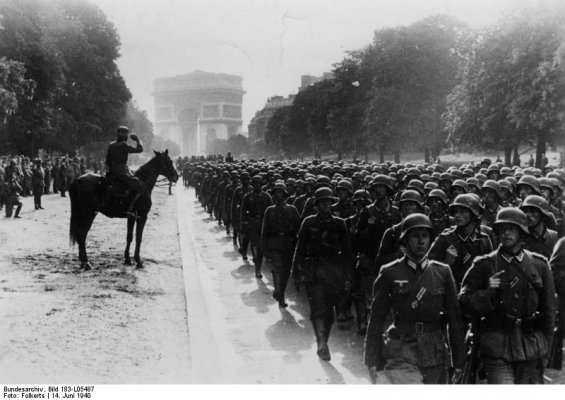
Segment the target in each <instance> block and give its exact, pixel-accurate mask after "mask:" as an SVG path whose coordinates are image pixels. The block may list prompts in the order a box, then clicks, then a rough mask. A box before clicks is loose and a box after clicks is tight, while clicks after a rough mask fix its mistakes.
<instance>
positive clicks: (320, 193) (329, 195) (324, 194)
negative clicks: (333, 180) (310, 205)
mask: <svg viewBox="0 0 565 400" xmlns="http://www.w3.org/2000/svg"><path fill="white" fill-rule="evenodd" d="M324 199H330V200H332V201H336V200H337V199H336V197H335V196H334V192H333V190H331V189H330V188H329V187H321V188H318V189H316V192H315V193H314V204H317V203H318V201H320V200H324Z"/></svg>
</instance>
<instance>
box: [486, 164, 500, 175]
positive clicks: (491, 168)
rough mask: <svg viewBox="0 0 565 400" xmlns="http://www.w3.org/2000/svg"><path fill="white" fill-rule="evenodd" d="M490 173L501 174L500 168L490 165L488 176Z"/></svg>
mask: <svg viewBox="0 0 565 400" xmlns="http://www.w3.org/2000/svg"><path fill="white" fill-rule="evenodd" d="M489 172H498V173H500V168H498V165H496V164H492V165H489V167H488V168H487V175H488V173H489Z"/></svg>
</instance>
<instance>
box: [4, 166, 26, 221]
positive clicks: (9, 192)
mask: <svg viewBox="0 0 565 400" xmlns="http://www.w3.org/2000/svg"><path fill="white" fill-rule="evenodd" d="M21 193H22V187H21V186H20V184H19V183H18V179H17V177H16V174H14V173H11V174H10V176H9V177H8V183H7V186H6V218H10V217H11V216H12V210H13V207H14V206H17V208H16V213H15V214H14V218H21V217H20V211H21V210H22V202H21V201H20V198H19V196H18V194H21Z"/></svg>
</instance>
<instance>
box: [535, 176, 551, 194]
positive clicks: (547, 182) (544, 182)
mask: <svg viewBox="0 0 565 400" xmlns="http://www.w3.org/2000/svg"><path fill="white" fill-rule="evenodd" d="M538 182H539V186H540V189H542V188H546V189H549V190H551V191H552V192H553V191H554V190H553V183H552V182H551V179H549V178H538Z"/></svg>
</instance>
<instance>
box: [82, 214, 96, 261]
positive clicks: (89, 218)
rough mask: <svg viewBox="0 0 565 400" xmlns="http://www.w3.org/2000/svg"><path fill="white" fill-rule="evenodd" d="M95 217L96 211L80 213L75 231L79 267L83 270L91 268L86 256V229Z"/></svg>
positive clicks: (88, 228)
mask: <svg viewBox="0 0 565 400" xmlns="http://www.w3.org/2000/svg"><path fill="white" fill-rule="evenodd" d="M95 217H96V213H94V212H93V213H88V214H87V215H84V214H83V215H82V216H81V219H80V228H79V229H78V232H77V243H78V259H79V261H80V267H81V268H82V269H84V270H85V271H88V270H90V269H91V266H90V263H89V262H88V256H87V255H86V236H87V235H88V231H89V230H90V227H91V226H92V222H93V221H94V218H95Z"/></svg>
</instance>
